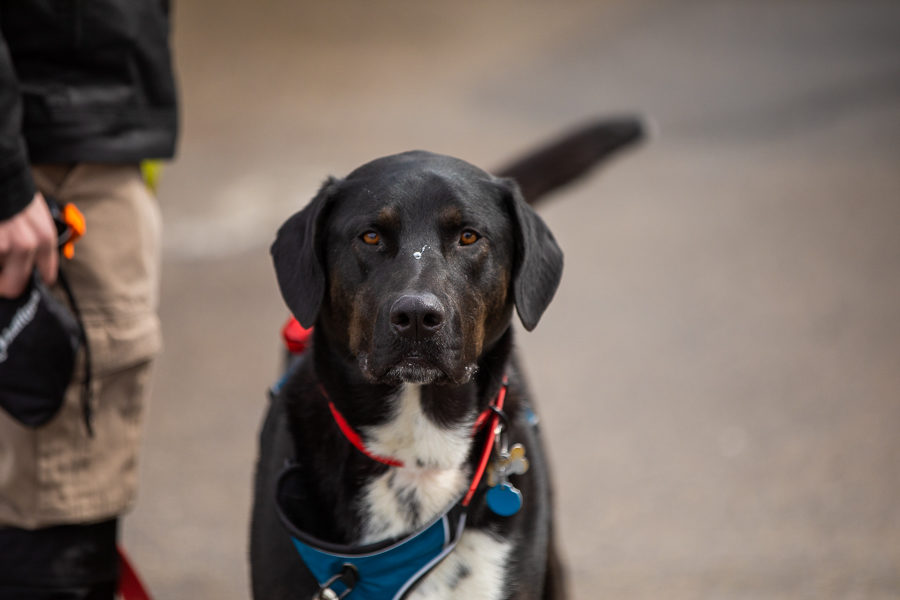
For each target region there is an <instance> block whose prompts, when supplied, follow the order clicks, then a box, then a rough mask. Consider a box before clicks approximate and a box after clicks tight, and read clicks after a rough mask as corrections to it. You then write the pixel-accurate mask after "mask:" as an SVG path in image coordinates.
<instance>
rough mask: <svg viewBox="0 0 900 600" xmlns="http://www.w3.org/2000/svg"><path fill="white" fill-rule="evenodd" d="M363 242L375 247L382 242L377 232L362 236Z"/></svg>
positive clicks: (369, 232) (368, 232)
mask: <svg viewBox="0 0 900 600" xmlns="http://www.w3.org/2000/svg"><path fill="white" fill-rule="evenodd" d="M362 241H364V242H365V243H367V244H369V245H370V246H374V245H375V244H377V243H378V242H380V241H381V236H380V235H378V232H377V231H367V232H365V233H364V234H362Z"/></svg>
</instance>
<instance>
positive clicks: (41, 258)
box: [0, 192, 59, 298]
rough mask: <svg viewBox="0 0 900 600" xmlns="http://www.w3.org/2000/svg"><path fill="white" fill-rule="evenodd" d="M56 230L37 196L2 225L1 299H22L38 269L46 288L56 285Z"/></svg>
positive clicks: (47, 210) (44, 204)
mask: <svg viewBox="0 0 900 600" xmlns="http://www.w3.org/2000/svg"><path fill="white" fill-rule="evenodd" d="M56 239H57V235H56V226H55V225H54V224H53V217H51V216H50V210H49V209H48V208H47V203H46V202H45V201H44V197H43V196H41V193H40V192H38V193H36V194H35V195H34V199H33V200H32V201H31V204H29V205H28V206H27V207H26V208H25V210H23V211H22V212H20V213H18V214H16V215H14V216H13V217H11V218H9V219H6V220H5V221H0V298H15V297H17V296H19V295H20V294H21V293H22V292H23V291H24V290H25V287H26V286H27V284H28V280H29V279H30V278H31V273H32V271H33V270H34V268H35V267H37V270H38V274H40V276H41V279H43V280H44V282H46V283H47V284H52V283H54V282H55V281H56V269H57V266H58V262H59V258H58V256H57V251H56Z"/></svg>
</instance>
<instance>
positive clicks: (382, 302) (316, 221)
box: [250, 120, 640, 600]
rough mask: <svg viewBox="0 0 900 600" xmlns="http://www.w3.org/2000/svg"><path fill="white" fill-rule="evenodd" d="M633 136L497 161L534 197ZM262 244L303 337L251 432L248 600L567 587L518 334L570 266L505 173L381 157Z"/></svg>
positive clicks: (620, 129)
mask: <svg viewBox="0 0 900 600" xmlns="http://www.w3.org/2000/svg"><path fill="white" fill-rule="evenodd" d="M639 136H640V127H639V125H638V124H637V122H636V121H633V120H624V121H618V122H612V123H611V122H604V123H601V124H600V125H593V126H591V127H588V128H584V129H582V130H579V131H577V132H575V133H574V134H572V135H569V136H567V137H565V138H563V139H562V140H561V141H560V142H558V143H556V144H553V145H550V146H548V147H546V148H544V149H542V150H541V151H539V152H537V153H534V154H532V155H530V156H528V157H526V158H525V159H523V160H520V161H518V162H516V163H514V164H513V165H511V166H510V167H507V168H506V169H504V170H503V171H502V172H503V173H504V174H509V175H513V176H515V177H516V179H517V180H519V181H520V182H521V183H522V189H524V190H525V193H526V194H528V197H529V200H531V201H533V200H534V199H535V198H537V197H538V196H540V195H542V194H543V193H544V192H546V191H549V190H550V189H551V188H555V187H558V186H559V185H562V184H563V183H566V182H567V181H569V180H571V179H572V178H574V177H576V176H577V175H579V174H580V173H581V172H583V171H585V170H586V169H587V168H588V167H589V166H590V165H592V164H594V163H596V162H597V161H598V160H599V159H601V158H602V157H604V156H606V155H608V154H610V153H611V152H612V151H614V150H616V149H617V148H619V147H621V146H624V145H626V144H627V143H629V142H631V141H633V140H635V139H637V138H638V137H639ZM272 255H273V257H274V262H275V269H276V272H277V276H278V282H279V285H280V288H281V292H282V295H283V296H284V298H285V301H286V302H287V305H288V307H289V308H290V309H291V311H292V312H293V314H294V315H295V316H296V318H297V319H298V320H299V321H300V323H302V324H303V325H304V326H307V327H310V326H312V325H313V324H314V325H315V328H314V334H313V343H312V348H311V349H310V350H309V351H308V352H307V353H305V354H304V355H303V356H302V357H301V358H300V359H299V361H297V362H296V364H294V365H293V366H292V368H291V369H290V372H289V374H288V376H287V378H286V381H285V383H284V385H283V387H281V389H280V392H279V393H278V394H276V395H274V396H273V402H272V404H271V406H270V408H269V413H268V416H267V418H266V421H265V424H264V426H263V429H262V432H261V435H260V458H259V464H258V467H257V476H256V489H255V501H254V509H253V523H252V532H251V546H250V553H251V554H250V559H251V571H252V582H253V592H254V597H255V598H258V599H271V598H275V599H280V598H320V597H321V598H337V597H339V596H340V595H341V594H349V598H350V599H351V600H352V599H354V598H356V599H358V600H362V599H364V598H402V597H409V598H446V597H459V598H486V599H487V598H490V599H494V598H560V597H563V596H564V586H563V575H562V570H561V568H560V564H559V561H558V560H557V556H556V553H555V551H554V545H553V531H552V508H551V493H550V479H549V474H548V465H547V463H546V460H545V454H544V452H543V450H542V442H541V439H540V436H539V433H538V430H537V427H536V418H535V417H534V413H533V411H532V409H531V405H530V398H529V394H528V392H527V390H526V388H525V385H524V381H523V379H522V376H521V374H520V371H519V367H518V365H517V363H516V360H515V357H514V355H513V342H512V336H513V333H512V328H511V319H512V314H513V309H514V308H515V310H516V311H517V312H518V315H519V318H520V319H521V321H522V324H523V325H524V326H525V328H526V329H527V330H531V329H533V328H534V327H535V326H536V325H537V323H538V320H539V319H540V317H541V315H542V313H543V312H544V310H545V309H546V308H547V305H548V304H549V302H550V300H551V298H552V297H553V295H554V292H555V291H556V288H557V285H558V283H559V281H560V276H561V274H562V265H563V259H562V252H561V251H560V249H559V247H558V246H557V243H556V241H555V240H554V238H553V235H552V234H551V233H550V231H549V230H548V228H547V226H546V225H545V224H544V222H543V221H542V220H541V219H540V217H538V216H537V214H536V213H535V212H534V211H533V210H532V209H531V208H530V207H529V206H528V204H527V203H526V202H525V200H524V198H523V195H522V193H521V192H520V188H519V186H518V185H517V184H516V182H515V181H514V180H513V179H510V178H500V177H495V176H493V175H490V174H488V173H486V172H485V171H482V170H481V169H478V168H476V167H474V166H472V165H470V164H468V163H465V162H463V161H461V160H458V159H455V158H450V157H447V156H441V155H436V154H430V153H426V152H408V153H404V154H399V155H394V156H389V157H385V158H381V159H378V160H375V161H372V162H370V163H368V164H366V165H363V166H362V167H360V168H358V169H357V170H355V171H353V172H352V173H351V174H350V175H348V176H347V177H346V178H344V179H333V178H332V179H329V180H328V181H327V182H326V183H325V184H324V185H323V186H322V188H321V190H320V191H319V194H318V195H317V196H316V197H315V198H314V199H313V200H312V202H311V203H310V204H309V205H308V206H307V207H306V208H304V209H303V210H302V211H300V212H298V213H297V214H295V215H294V216H292V217H291V218H290V219H288V221H287V222H286V223H285V224H284V225H283V226H282V227H281V229H280V230H279V232H278V236H277V239H276V241H275V243H274V244H273V246H272ZM341 597H343V596H341Z"/></svg>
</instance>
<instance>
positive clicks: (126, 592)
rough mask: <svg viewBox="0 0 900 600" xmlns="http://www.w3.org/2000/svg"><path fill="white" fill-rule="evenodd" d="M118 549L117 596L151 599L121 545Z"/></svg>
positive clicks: (126, 598) (129, 598) (125, 598)
mask: <svg viewBox="0 0 900 600" xmlns="http://www.w3.org/2000/svg"><path fill="white" fill-rule="evenodd" d="M117 549H118V551H119V596H120V597H121V598H122V600H151V598H150V594H149V593H147V588H146V587H144V584H143V582H142V581H141V578H140V577H138V574H137V571H136V570H135V569H134V567H133V566H131V561H129V560H128V556H127V555H126V554H125V550H123V549H122V547H121V546H119V547H118V548H117Z"/></svg>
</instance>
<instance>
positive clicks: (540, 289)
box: [500, 179, 563, 331]
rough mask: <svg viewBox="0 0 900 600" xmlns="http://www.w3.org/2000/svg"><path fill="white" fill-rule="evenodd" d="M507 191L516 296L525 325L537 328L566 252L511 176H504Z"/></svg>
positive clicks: (514, 296) (551, 295) (504, 185)
mask: <svg viewBox="0 0 900 600" xmlns="http://www.w3.org/2000/svg"><path fill="white" fill-rule="evenodd" d="M500 184H501V185H502V186H503V187H504V188H505V189H506V191H507V196H506V197H507V208H508V210H509V212H510V214H511V215H512V218H513V226H514V229H515V236H516V257H515V262H514V266H513V300H514V301H515V303H516V311H517V312H518V313H519V319H521V320H522V325H524V326H525V329H527V330H528V331H531V330H532V329H534V328H535V327H536V326H537V324H538V321H539V320H540V318H541V315H542V314H544V310H546V308H547V306H548V305H549V304H550V300H552V299H553V294H555V293H556V288H557V287H558V286H559V281H560V279H561V278H562V270H563V253H562V250H561V249H560V247H559V245H558V244H557V243H556V239H555V238H554V237H553V234H552V233H551V232H550V229H549V228H548V227H547V224H546V223H544V220H543V219H541V218H540V217H539V216H538V214H537V213H536V212H534V210H532V208H531V207H530V206H528V205H527V204H526V203H525V200H524V199H523V198H522V193H521V192H520V191H519V186H518V184H516V182H515V181H514V180H512V179H501V180H500Z"/></svg>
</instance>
